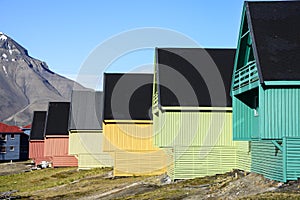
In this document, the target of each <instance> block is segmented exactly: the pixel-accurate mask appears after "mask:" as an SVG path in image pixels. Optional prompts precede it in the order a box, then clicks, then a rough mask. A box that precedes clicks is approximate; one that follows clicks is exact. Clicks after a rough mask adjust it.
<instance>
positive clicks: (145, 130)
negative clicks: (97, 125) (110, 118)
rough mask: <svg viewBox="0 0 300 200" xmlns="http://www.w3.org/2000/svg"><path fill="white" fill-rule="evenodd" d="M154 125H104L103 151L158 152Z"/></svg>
mask: <svg viewBox="0 0 300 200" xmlns="http://www.w3.org/2000/svg"><path fill="white" fill-rule="evenodd" d="M152 128H153V125H152V124H108V123H107V124H103V134H104V141H103V151H115V150H143V151H144V150H149V151H151V150H158V148H156V147H154V146H153V133H152V131H153V129H152Z"/></svg>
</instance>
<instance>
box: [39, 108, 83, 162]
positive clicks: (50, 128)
mask: <svg viewBox="0 0 300 200" xmlns="http://www.w3.org/2000/svg"><path fill="white" fill-rule="evenodd" d="M69 111H70V103H69V102H50V103H49V107H48V115H47V119H46V127H45V132H44V133H45V140H44V156H45V157H49V158H50V161H51V162H52V166H53V167H69V166H76V167H77V166H78V161H77V158H76V157H75V156H70V155H69V154H68V151H69V132H68V121H69Z"/></svg>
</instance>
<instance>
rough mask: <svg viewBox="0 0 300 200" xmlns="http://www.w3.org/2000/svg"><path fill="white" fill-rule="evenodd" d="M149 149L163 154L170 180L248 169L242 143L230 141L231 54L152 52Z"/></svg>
mask: <svg viewBox="0 0 300 200" xmlns="http://www.w3.org/2000/svg"><path fill="white" fill-rule="evenodd" d="M155 54H156V57H155V59H156V61H155V75H154V87H153V102H152V104H153V110H152V112H153V129H154V143H155V145H156V146H158V147H160V148H162V149H164V150H165V151H166V153H167V154H168V162H169V163H168V164H169V165H168V169H167V173H168V175H169V176H170V177H171V179H173V180H174V179H191V178H196V177H203V176H207V175H215V174H220V173H224V172H228V171H230V170H232V169H236V168H241V169H245V170H249V169H250V154H249V145H248V142H234V141H232V107H231V103H232V101H231V97H230V88H231V84H230V83H231V77H232V70H233V64H234V56H235V49H201V48H157V49H156V53H155Z"/></svg>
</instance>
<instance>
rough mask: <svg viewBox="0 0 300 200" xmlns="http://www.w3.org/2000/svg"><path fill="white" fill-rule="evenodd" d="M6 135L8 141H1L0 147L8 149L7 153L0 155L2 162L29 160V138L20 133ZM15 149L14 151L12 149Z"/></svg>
mask: <svg viewBox="0 0 300 200" xmlns="http://www.w3.org/2000/svg"><path fill="white" fill-rule="evenodd" d="M11 135H12V133H6V141H0V146H5V147H6V153H0V160H26V159H27V158H28V137H25V136H24V137H23V136H21V135H23V134H19V133H14V138H12V137H11ZM10 147H13V150H11V149H10Z"/></svg>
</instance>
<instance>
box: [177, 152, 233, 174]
mask: <svg viewBox="0 0 300 200" xmlns="http://www.w3.org/2000/svg"><path fill="white" fill-rule="evenodd" d="M236 166H237V149H236V147H231V146H228V147H203V146H202V147H198V146H193V147H186V148H185V147H175V148H174V176H173V179H192V178H196V177H204V176H211V175H215V174H221V173H225V172H228V171H230V170H232V169H235V168H236Z"/></svg>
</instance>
